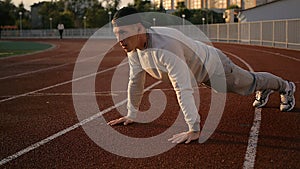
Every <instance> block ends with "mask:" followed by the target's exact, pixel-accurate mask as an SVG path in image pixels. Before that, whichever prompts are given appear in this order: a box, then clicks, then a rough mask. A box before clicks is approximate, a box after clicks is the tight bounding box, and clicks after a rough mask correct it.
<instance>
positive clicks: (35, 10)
mask: <svg viewBox="0 0 300 169" xmlns="http://www.w3.org/2000/svg"><path fill="white" fill-rule="evenodd" d="M44 3H46V2H45V1H44V2H39V3H34V4H33V5H31V28H32V29H37V28H42V27H43V22H42V16H41V15H40V14H39V9H40V8H41V7H42V6H43V4H44Z"/></svg>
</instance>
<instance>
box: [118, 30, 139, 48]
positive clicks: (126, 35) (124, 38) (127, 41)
mask: <svg viewBox="0 0 300 169" xmlns="http://www.w3.org/2000/svg"><path fill="white" fill-rule="evenodd" d="M113 32H114V34H115V35H116V37H117V40H118V42H119V43H120V45H121V47H122V48H123V49H124V50H125V52H130V51H132V50H135V49H136V48H137V47H138V45H139V38H138V36H139V35H138V33H139V32H138V27H137V26H136V24H133V25H126V26H115V27H114V28H113Z"/></svg>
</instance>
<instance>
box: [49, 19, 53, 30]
mask: <svg viewBox="0 0 300 169" xmlns="http://www.w3.org/2000/svg"><path fill="white" fill-rule="evenodd" d="M49 21H50V30H52V18H49Z"/></svg>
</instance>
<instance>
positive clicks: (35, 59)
mask: <svg viewBox="0 0 300 169" xmlns="http://www.w3.org/2000/svg"><path fill="white" fill-rule="evenodd" d="M56 49H57V48H56ZM75 53H76V52H72V53H61V54H56V55H52V56H47V57H42V58H33V59H31V60H26V61H23V62H14V63H11V64H5V65H2V66H1V67H2V68H7V67H12V66H18V65H23V64H28V63H33V62H38V61H43V60H46V59H51V58H54V57H61V56H63V55H71V54H75Z"/></svg>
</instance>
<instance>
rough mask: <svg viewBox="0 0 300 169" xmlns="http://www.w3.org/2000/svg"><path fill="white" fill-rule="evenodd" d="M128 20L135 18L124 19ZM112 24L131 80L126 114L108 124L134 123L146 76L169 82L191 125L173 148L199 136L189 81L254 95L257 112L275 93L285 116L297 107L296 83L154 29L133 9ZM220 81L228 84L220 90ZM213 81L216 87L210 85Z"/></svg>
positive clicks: (174, 33)
mask: <svg viewBox="0 0 300 169" xmlns="http://www.w3.org/2000/svg"><path fill="white" fill-rule="evenodd" d="M125 16H133V17H131V18H130V19H122V17H125ZM112 24H113V31H114V33H115V35H116V37H117V40H118V42H119V44H120V45H121V47H122V48H123V49H124V50H125V52H127V55H128V60H129V68H130V75H129V83H128V103H127V109H128V114H127V116H125V117H121V118H118V119H115V120H112V121H110V122H108V124H109V125H115V124H119V123H123V124H124V125H127V124H129V123H133V122H134V120H135V118H136V114H137V112H138V109H139V105H140V102H141V99H142V96H143V89H144V83H145V75H146V73H148V74H150V75H151V76H152V77H154V78H156V79H158V80H169V81H170V82H171V83H172V85H173V88H174V90H175V92H176V95H177V100H178V103H179V105H180V108H181V110H182V112H183V114H184V118H185V121H186V123H187V124H188V127H189V131H187V132H182V133H179V134H176V135H174V136H173V137H172V138H170V139H169V141H172V143H182V142H185V143H189V142H191V141H192V140H196V139H198V138H199V136H200V116H199V114H198V111H197V107H196V104H195V101H194V97H193V85H192V82H191V81H192V78H193V77H194V79H195V80H196V81H197V83H204V84H206V85H208V86H211V87H212V88H213V89H214V90H216V91H218V92H232V93H236V94H240V95H249V94H252V93H254V92H256V99H255V101H254V103H253V106H254V107H258V108H260V107H263V106H265V105H266V104H267V101H268V98H269V95H270V94H271V93H272V92H273V91H277V92H279V93H280V97H281V103H280V110H281V111H290V110H292V109H293V108H294V106H295V98H294V92H295V90H296V86H295V84H294V83H293V82H289V81H286V80H283V79H282V78H280V77H278V76H275V75H273V74H270V73H267V72H249V71H247V70H244V69H242V68H240V67H239V66H237V65H235V64H234V63H233V62H232V61H231V60H230V59H229V58H228V57H227V56H226V55H225V54H223V53H222V52H221V51H220V50H218V49H216V48H214V47H212V46H209V45H206V44H204V43H201V42H199V41H195V40H192V39H191V38H189V37H187V36H186V35H184V34H183V33H181V32H180V31H178V30H176V29H172V28H167V27H150V26H149V25H147V24H146V23H145V22H143V21H142V20H141V17H139V15H137V11H136V10H135V9H134V8H129V7H124V8H122V9H120V10H119V11H118V12H117V13H116V14H115V15H114V17H113V20H112ZM182 42H184V43H182ZM192 76H193V77H192ZM222 78H224V79H225V83H226V84H225V85H218V84H219V83H218V81H222ZM212 80H213V81H214V82H217V85H211V81H212ZM220 84H222V83H220ZM224 86H225V87H224Z"/></svg>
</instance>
